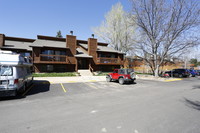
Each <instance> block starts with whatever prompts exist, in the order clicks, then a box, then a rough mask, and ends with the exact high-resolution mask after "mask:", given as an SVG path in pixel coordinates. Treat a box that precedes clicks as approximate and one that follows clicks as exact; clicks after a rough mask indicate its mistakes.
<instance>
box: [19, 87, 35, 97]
mask: <svg viewBox="0 0 200 133" xmlns="http://www.w3.org/2000/svg"><path fill="white" fill-rule="evenodd" d="M33 86H34V85H33V84H32V85H31V86H30V87H29V88H28V89H27V90H26V91H25V92H24V93H23V94H22V96H25V95H26V94H27V93H28V92H29V91H30V90H31V89H32V88H33Z"/></svg>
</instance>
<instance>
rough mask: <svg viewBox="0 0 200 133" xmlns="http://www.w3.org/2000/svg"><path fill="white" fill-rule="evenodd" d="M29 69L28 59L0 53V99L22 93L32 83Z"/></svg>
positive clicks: (6, 52)
mask: <svg viewBox="0 0 200 133" xmlns="http://www.w3.org/2000/svg"><path fill="white" fill-rule="evenodd" d="M31 67H32V63H31V62H30V60H29V59H28V58H26V57H23V56H21V55H19V54H15V53H13V52H11V51H0V97H2V96H16V95H17V94H18V93H22V92H24V91H25V90H26V87H28V86H29V85H30V84H31V83H32V81H33V77H32V71H31Z"/></svg>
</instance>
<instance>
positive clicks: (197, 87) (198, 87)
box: [192, 85, 200, 89]
mask: <svg viewBox="0 0 200 133" xmlns="http://www.w3.org/2000/svg"><path fill="white" fill-rule="evenodd" d="M192 89H200V85H194V86H193V88H192Z"/></svg>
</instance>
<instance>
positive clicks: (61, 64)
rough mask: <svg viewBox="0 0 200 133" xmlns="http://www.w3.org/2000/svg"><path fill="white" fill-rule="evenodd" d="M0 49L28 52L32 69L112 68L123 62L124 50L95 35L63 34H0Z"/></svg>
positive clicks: (42, 70) (66, 70)
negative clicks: (33, 37)
mask: <svg viewBox="0 0 200 133" xmlns="http://www.w3.org/2000/svg"><path fill="white" fill-rule="evenodd" d="M0 49H2V50H10V51H14V52H17V53H21V54H24V55H26V56H30V58H32V60H33V66H34V71H35V72H74V71H78V70H80V69H88V70H90V71H112V70H113V69H114V68H120V66H122V65H123V59H124V53H121V52H119V51H116V50H114V49H113V48H111V47H108V44H106V43H101V42H98V40H97V39H95V38H88V40H78V39H77V38H76V36H73V35H66V38H57V37H50V36H43V35H38V36H37V39H27V38H17V37H9V36H5V35H4V34H0Z"/></svg>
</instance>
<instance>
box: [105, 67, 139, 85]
mask: <svg viewBox="0 0 200 133" xmlns="http://www.w3.org/2000/svg"><path fill="white" fill-rule="evenodd" d="M112 80H115V81H119V83H120V84H121V85H122V84H124V83H125V82H131V83H134V80H136V78H135V73H134V70H133V69H115V70H114V72H113V73H109V74H108V75H107V76H106V81H107V82H111V81H112Z"/></svg>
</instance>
